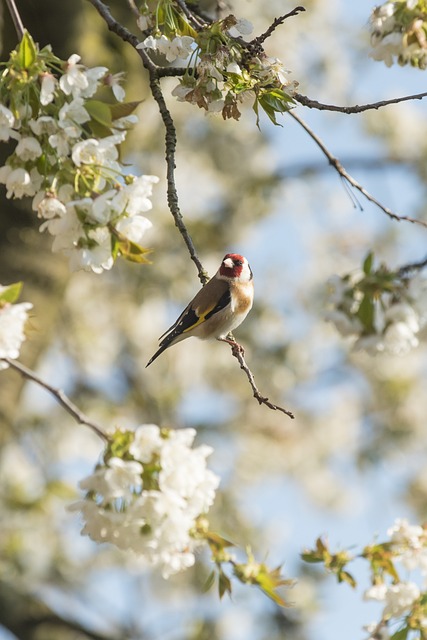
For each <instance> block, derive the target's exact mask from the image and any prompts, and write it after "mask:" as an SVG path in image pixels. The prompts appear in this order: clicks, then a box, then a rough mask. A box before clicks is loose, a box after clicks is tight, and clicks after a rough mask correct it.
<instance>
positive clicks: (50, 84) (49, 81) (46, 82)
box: [40, 73, 58, 106]
mask: <svg viewBox="0 0 427 640" xmlns="http://www.w3.org/2000/svg"><path fill="white" fill-rule="evenodd" d="M57 86H58V81H57V79H56V78H55V76H54V75H52V74H51V73H45V74H43V77H42V82H41V91H40V103H41V104H42V105H43V106H46V105H48V104H50V103H51V102H52V101H53V99H54V97H55V91H56V88H57Z"/></svg>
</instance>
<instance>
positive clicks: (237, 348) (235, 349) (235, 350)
mask: <svg viewBox="0 0 427 640" xmlns="http://www.w3.org/2000/svg"><path fill="white" fill-rule="evenodd" d="M224 342H228V344H229V345H230V346H231V353H232V355H233V356H234V357H235V358H236V359H237V360H238V361H239V364H240V368H241V369H242V370H243V371H244V372H245V373H246V377H247V379H248V381H249V384H250V385H251V387H252V391H253V394H254V398H255V399H256V400H258V403H259V404H264V405H265V406H266V407H268V408H269V409H272V410H273V411H281V412H282V413H285V414H286V415H287V416H289V417H290V418H292V420H293V419H294V418H295V416H294V414H293V413H292V411H289V409H285V408H284V407H281V406H280V405H278V404H273V403H272V402H270V400H269V399H268V398H267V397H265V396H263V395H262V394H261V392H260V390H259V389H258V387H257V385H256V383H255V378H254V375H253V373H252V371H251V370H250V369H249V367H248V365H247V364H246V360H245V355H244V349H243V347H242V346H241V345H240V344H239V343H238V342H236V341H235V339H234V337H233V335H232V334H231V333H230V334H228V336H227V339H226V340H224Z"/></svg>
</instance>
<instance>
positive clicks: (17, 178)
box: [0, 33, 158, 273]
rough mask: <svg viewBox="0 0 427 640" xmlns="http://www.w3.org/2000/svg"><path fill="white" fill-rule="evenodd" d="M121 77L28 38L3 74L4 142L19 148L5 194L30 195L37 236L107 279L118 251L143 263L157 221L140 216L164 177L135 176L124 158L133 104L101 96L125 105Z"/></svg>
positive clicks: (5, 173)
mask: <svg viewBox="0 0 427 640" xmlns="http://www.w3.org/2000/svg"><path fill="white" fill-rule="evenodd" d="M120 80H121V78H120V75H119V77H113V76H112V75H111V74H110V73H109V72H108V69H107V68H106V67H94V68H87V67H85V66H84V65H83V64H81V63H80V57H79V56H78V55H76V54H73V55H72V56H70V58H69V59H68V60H67V61H66V62H64V61H62V60H59V59H58V58H57V57H56V56H55V55H54V54H53V53H52V52H51V50H50V48H49V47H45V48H44V49H42V50H41V51H39V50H38V48H37V47H36V45H35V43H34V42H33V40H32V38H31V36H29V34H28V33H25V35H24V37H23V39H22V41H21V43H20V45H19V46H18V48H17V49H16V50H15V51H13V52H12V54H11V56H10V60H9V62H8V63H7V64H6V65H5V68H4V70H3V72H2V74H1V76H0V140H1V141H3V142H6V141H10V140H12V141H16V143H17V144H16V146H15V148H14V151H13V153H12V154H11V155H10V156H9V157H8V158H7V160H6V162H5V164H4V166H2V167H0V183H2V184H4V185H5V187H6V197H7V198H22V197H25V196H28V197H31V198H32V207H33V210H34V211H36V212H37V215H38V217H39V218H40V219H41V220H42V224H41V226H40V230H41V231H43V230H45V229H46V230H47V231H49V233H50V234H52V236H54V240H53V246H52V250H53V251H61V252H63V253H65V254H66V255H67V256H68V257H69V258H70V267H71V268H72V269H79V268H83V269H86V270H92V271H94V272H96V273H100V272H102V271H103V270H104V269H110V268H111V267H112V265H113V263H114V259H115V258H116V257H117V256H119V255H122V256H124V257H125V258H127V259H130V260H134V261H139V262H144V261H146V259H145V258H144V253H146V251H147V250H145V249H143V248H142V247H141V246H140V242H141V239H142V236H143V235H144V232H145V231H146V230H147V229H148V228H149V227H150V226H151V222H150V221H149V220H148V219H147V218H146V217H145V216H143V215H141V214H142V213H145V212H147V211H149V210H150V209H151V208H152V203H151V200H150V197H151V194H152V186H153V184H154V183H155V182H157V181H158V178H157V177H156V176H148V175H143V176H139V177H137V176H134V175H129V174H127V172H126V171H125V167H124V166H123V165H122V164H121V163H120V161H119V145H120V144H121V143H122V142H123V141H124V139H125V137H126V132H127V129H128V128H129V127H131V126H132V125H133V124H134V123H135V122H136V116H134V115H133V114H132V113H131V111H132V109H133V108H134V107H133V106H132V107H130V106H129V105H126V104H121V105H115V104H112V105H107V104H105V103H103V102H101V101H98V100H96V99H94V95H95V93H96V92H97V91H98V90H99V89H100V88H101V87H104V86H106V87H110V88H111V89H112V90H113V93H114V95H115V97H116V99H119V100H123V97H124V92H123V89H122V88H121V86H120V84H119V82H120ZM116 107H119V109H117V108H116ZM123 114H124V115H123Z"/></svg>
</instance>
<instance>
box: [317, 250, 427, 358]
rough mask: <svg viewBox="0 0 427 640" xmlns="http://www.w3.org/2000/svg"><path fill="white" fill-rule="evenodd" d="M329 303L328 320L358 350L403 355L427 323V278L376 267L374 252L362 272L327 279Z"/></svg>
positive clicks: (418, 274) (415, 344) (326, 314)
mask: <svg viewBox="0 0 427 640" xmlns="http://www.w3.org/2000/svg"><path fill="white" fill-rule="evenodd" d="M327 304H328V306H329V309H328V310H327V311H326V312H325V319H326V320H328V321H329V322H332V323H333V324H334V325H335V326H336V328H337V329H338V331H339V332H340V333H341V335H343V336H349V337H351V338H352V340H353V347H354V349H356V350H359V351H360V350H365V351H367V352H368V353H371V354H375V353H380V352H385V353H389V354H393V355H404V354H405V353H407V352H409V351H410V350H411V349H413V348H415V347H417V346H418V344H419V338H418V334H419V332H420V330H421V329H422V328H423V327H424V326H425V325H426V324H427V279H426V278H424V277H423V276H422V275H421V274H420V273H417V274H416V275H415V276H413V277H411V278H409V277H407V276H406V274H402V273H399V272H392V271H388V270H387V269H386V268H385V267H384V266H380V267H379V268H378V269H377V270H373V269H372V255H370V256H368V258H367V260H365V263H364V270H363V272H355V273H351V274H346V275H344V276H338V275H335V276H332V278H330V279H329V281H328V300H327Z"/></svg>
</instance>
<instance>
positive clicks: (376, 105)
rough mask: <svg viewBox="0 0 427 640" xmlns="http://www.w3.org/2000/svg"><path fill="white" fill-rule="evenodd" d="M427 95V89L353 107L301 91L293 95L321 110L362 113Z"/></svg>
mask: <svg viewBox="0 0 427 640" xmlns="http://www.w3.org/2000/svg"><path fill="white" fill-rule="evenodd" d="M426 96H427V91H425V92H424V93H415V94H414V95H412V96H402V97H401V98H390V100H381V101H380V102H371V103H370V104H361V105H358V104H356V105H354V106H352V107H340V106H338V105H335V104H323V103H322V102H318V101H317V100H312V99H311V98H307V96H304V95H302V94H301V93H294V94H293V97H294V98H295V100H296V101H297V102H299V103H300V104H302V105H304V107H308V108H309V109H318V110H319V111H338V112H339V113H347V114H350V113H362V112H363V111H369V110H370V109H380V108H381V107H387V106H388V105H389V104H397V103H399V102H407V101H408V100H422V99H423V98H425V97H426Z"/></svg>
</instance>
